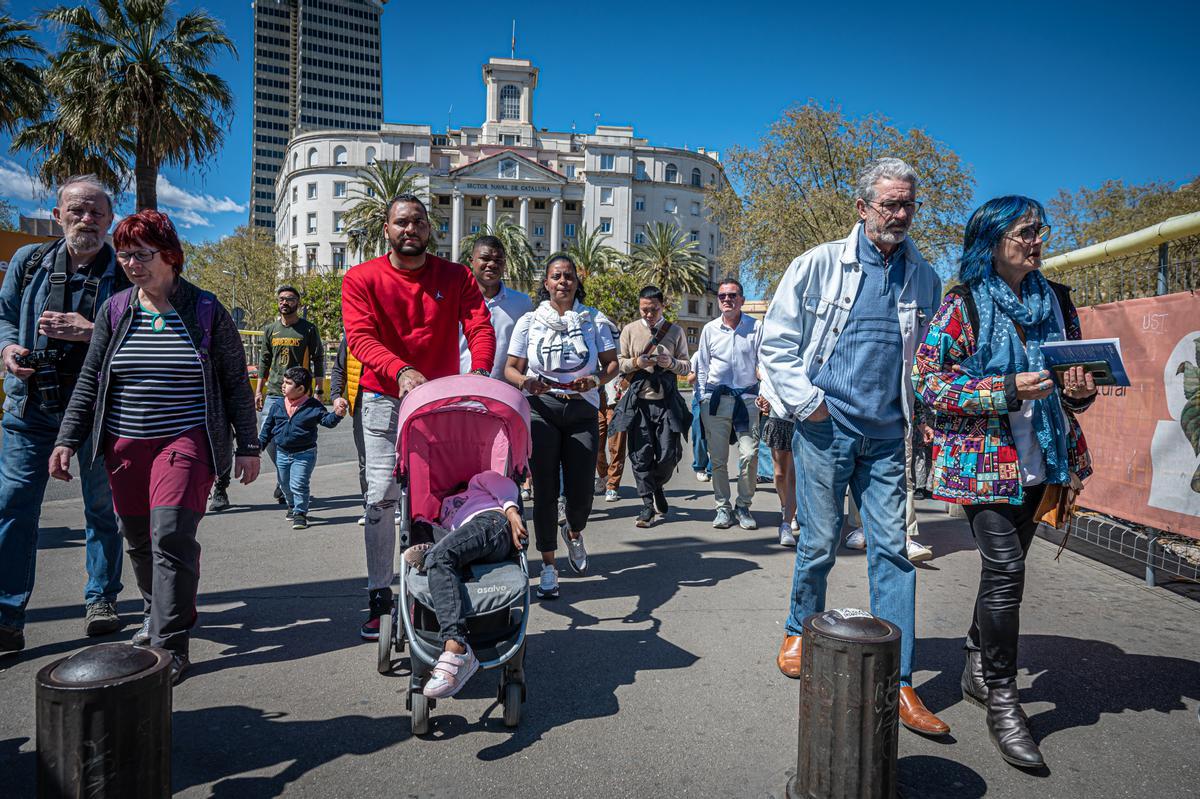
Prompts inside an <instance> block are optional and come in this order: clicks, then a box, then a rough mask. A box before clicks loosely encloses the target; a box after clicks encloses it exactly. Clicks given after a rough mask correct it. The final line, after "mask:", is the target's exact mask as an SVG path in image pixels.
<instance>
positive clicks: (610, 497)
mask: <svg viewBox="0 0 1200 799" xmlns="http://www.w3.org/2000/svg"><path fill="white" fill-rule="evenodd" d="M620 499H621V495H620V494H619V493H617V489H615V488H610V489H608V490H607V491H605V492H604V501H605V502H617V501H618V500H620Z"/></svg>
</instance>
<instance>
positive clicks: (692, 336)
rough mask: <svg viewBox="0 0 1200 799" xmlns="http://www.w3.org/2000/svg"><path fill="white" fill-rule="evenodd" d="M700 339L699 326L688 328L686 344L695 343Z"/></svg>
mask: <svg viewBox="0 0 1200 799" xmlns="http://www.w3.org/2000/svg"><path fill="white" fill-rule="evenodd" d="M699 340H700V333H699V328H695V327H689V328H688V344H692V345H695V344H696V342H698V341H699Z"/></svg>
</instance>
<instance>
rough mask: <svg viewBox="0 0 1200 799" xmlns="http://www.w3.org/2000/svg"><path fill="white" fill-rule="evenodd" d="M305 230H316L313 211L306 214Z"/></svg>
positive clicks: (315, 218) (315, 217)
mask: <svg viewBox="0 0 1200 799" xmlns="http://www.w3.org/2000/svg"><path fill="white" fill-rule="evenodd" d="M305 230H307V231H308V232H309V233H316V232H317V215H316V214H315V213H313V214H309V215H308V225H307V227H306V228H305Z"/></svg>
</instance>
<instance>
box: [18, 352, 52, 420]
mask: <svg viewBox="0 0 1200 799" xmlns="http://www.w3.org/2000/svg"><path fill="white" fill-rule="evenodd" d="M62 359H63V353H62V352H61V351H59V350H34V351H33V352H30V353H28V354H26V355H17V356H15V357H14V358H13V360H14V361H16V362H17V366H20V367H23V368H25V369H33V370H34V371H33V377H31V378H30V386H31V387H32V388H33V389H34V390H35V391H37V393H38V396H39V397H40V398H41V406H42V410H44V411H45V412H46V413H61V412H62V409H63V405H62V389H61V387H60V386H59V382H58V363H59V361H61V360H62Z"/></svg>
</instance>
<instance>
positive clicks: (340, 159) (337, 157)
mask: <svg viewBox="0 0 1200 799" xmlns="http://www.w3.org/2000/svg"><path fill="white" fill-rule="evenodd" d="M348 160H349V159H348V158H347V157H346V148H345V147H341V146H338V147H334V148H333V163H335V164H336V165H338V166H345V165H346V163H347V161H348Z"/></svg>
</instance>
